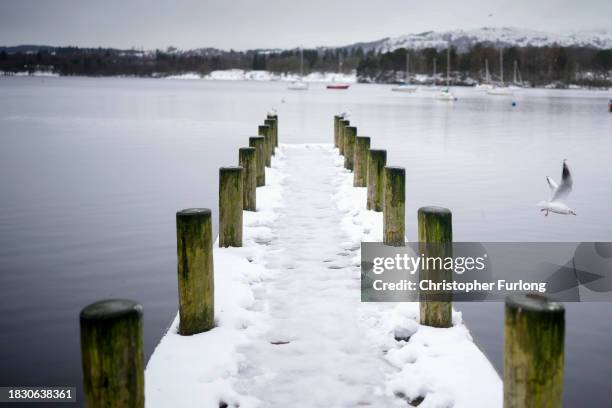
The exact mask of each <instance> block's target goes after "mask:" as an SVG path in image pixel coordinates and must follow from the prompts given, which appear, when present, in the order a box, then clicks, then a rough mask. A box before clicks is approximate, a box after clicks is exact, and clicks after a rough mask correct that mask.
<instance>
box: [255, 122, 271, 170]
mask: <svg viewBox="0 0 612 408" xmlns="http://www.w3.org/2000/svg"><path fill="white" fill-rule="evenodd" d="M257 134H258V135H259V136H263V137H264V139H265V143H264V153H265V159H266V161H265V165H266V167H270V164H271V162H272V133H270V126H268V125H261V126H259V127H258V128H257Z"/></svg>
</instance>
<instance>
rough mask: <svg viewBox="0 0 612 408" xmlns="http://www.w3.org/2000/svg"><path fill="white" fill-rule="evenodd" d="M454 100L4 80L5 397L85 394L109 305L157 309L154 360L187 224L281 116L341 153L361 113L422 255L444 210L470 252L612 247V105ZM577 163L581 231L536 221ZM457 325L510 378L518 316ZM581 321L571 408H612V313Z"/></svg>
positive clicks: (381, 92) (552, 99) (576, 324)
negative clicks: (10, 393) (510, 344)
mask: <svg viewBox="0 0 612 408" xmlns="http://www.w3.org/2000/svg"><path fill="white" fill-rule="evenodd" d="M456 93H457V95H458V97H459V100H458V101H456V102H454V103H447V102H442V101H437V100H434V99H433V98H432V95H431V94H429V93H426V92H421V93H418V94H415V95H406V94H401V93H395V92H390V87H389V86H379V85H354V86H352V87H351V89H350V90H348V91H329V90H326V89H324V86H323V85H313V86H311V89H310V90H309V91H307V92H295V91H294V92H292V91H288V90H287V89H286V84H282V83H255V82H205V81H188V80H147V79H89V78H44V79H43V78H7V77H0V288H1V289H0V290H1V296H0V362H1V363H0V386H7V385H73V386H79V387H80V384H81V378H80V376H81V374H80V354H79V353H80V352H79V331H78V313H79V311H80V309H81V308H82V307H83V306H84V305H86V304H88V303H90V302H93V301H95V300H98V299H101V298H109V297H127V298H133V299H135V300H138V301H140V302H142V304H143V305H144V309H145V315H144V316H145V346H146V353H147V358H148V356H149V355H150V354H151V352H152V351H153V348H154V347H155V345H156V344H157V342H158V341H159V339H160V337H161V336H162V335H163V333H164V332H165V330H166V328H167V327H168V326H169V324H170V322H171V320H172V318H173V317H174V315H175V313H176V308H177V288H176V263H175V262H176V261H175V256H176V255H175V251H176V246H175V245H176V243H175V225H174V220H175V212H176V210H178V209H181V208H185V207H194V206H195V207H197V206H200V207H210V208H212V209H215V210H216V208H217V176H218V168H219V167H220V166H223V165H230V164H235V163H236V162H237V159H238V153H237V152H238V148H239V147H241V146H246V145H247V143H248V139H247V137H248V136H252V135H254V134H255V133H256V131H257V125H258V124H260V122H262V121H263V119H264V117H265V114H266V112H267V110H268V109H269V108H270V107H272V106H277V107H278V110H279V115H280V116H279V118H280V119H279V122H280V125H279V138H280V139H281V142H288V143H302V142H331V141H332V139H333V134H332V124H333V123H332V116H333V114H335V113H337V112H340V111H343V110H347V109H348V110H350V111H351V113H352V116H351V120H352V122H353V123H354V124H355V125H356V126H358V129H359V133H360V134H362V135H366V136H371V137H372V146H373V147H376V148H386V149H387V150H388V163H389V164H393V165H401V166H405V167H406V173H407V231H408V237H409V238H410V239H412V240H416V210H417V209H418V208H419V207H421V206H423V205H442V206H445V207H449V208H451V209H452V210H453V222H454V225H453V230H454V238H455V240H457V241H548V242H553V241H612V217H610V216H609V215H610V210H611V206H612V204H611V203H612V166H610V165H609V163H610V159H609V158H610V156H611V155H612V114H609V113H607V100H608V98H609V97H610V96H612V95H610V94H609V93H606V92H587V91H556V90H555V91H553V90H551V91H544V90H529V91H522V92H519V93H517V94H516V95H514V96H513V97H503V96H498V97H492V96H487V95H485V94H483V93H480V92H478V91H474V90H471V89H457V90H456ZM512 100H515V101H516V102H517V106H516V107H514V108H513V107H512V106H511V101H512ZM564 158H567V159H568V162H569V164H570V165H571V167H572V170H573V175H574V183H575V184H574V192H573V193H572V195H571V196H570V199H569V205H570V206H572V207H573V208H575V209H576V211H577V213H578V216H576V217H564V216H555V215H554V214H553V215H551V216H549V217H543V216H542V214H541V213H540V212H539V211H538V210H537V209H536V208H535V206H534V204H535V203H537V202H538V201H540V200H543V199H546V198H547V197H548V194H549V191H548V187H547V185H546V182H545V179H544V176H546V175H550V176H552V177H553V178H555V179H557V180H558V179H559V178H560V172H561V162H562V160H563V159H564ZM215 212H216V211H215ZM215 231H216V225H215ZM457 307H458V308H459V309H460V310H462V311H463V312H464V318H465V319H466V320H467V322H468V325H469V327H470V329H471V330H472V333H473V335H474V337H475V338H476V340H477V341H478V343H479V344H480V345H481V347H482V348H483V349H484V350H485V352H486V353H487V354H488V355H489V356H490V358H491V359H492V361H493V362H494V364H495V365H496V366H497V368H498V369H500V368H501V364H502V348H503V305H501V304H469V305H467V304H461V305H457ZM567 309H568V310H567V337H566V388H565V401H566V405H567V406H590V407H600V406H601V407H603V406H609V392H608V391H609V390H608V388H609V383H610V380H609V376H610V370H611V369H612V319H610V316H611V314H612V304H604V303H599V304H595V303H591V304H568V305H567Z"/></svg>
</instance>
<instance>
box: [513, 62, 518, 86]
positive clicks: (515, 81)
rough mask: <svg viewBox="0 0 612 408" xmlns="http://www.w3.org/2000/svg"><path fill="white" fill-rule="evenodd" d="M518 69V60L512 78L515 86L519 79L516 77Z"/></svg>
mask: <svg viewBox="0 0 612 408" xmlns="http://www.w3.org/2000/svg"><path fill="white" fill-rule="evenodd" d="M517 69H518V64H517V63H516V60H514V77H513V78H512V82H514V83H515V84H517V83H518V79H517V77H516V70H517Z"/></svg>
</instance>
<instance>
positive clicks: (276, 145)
mask: <svg viewBox="0 0 612 408" xmlns="http://www.w3.org/2000/svg"><path fill="white" fill-rule="evenodd" d="M268 119H273V120H274V129H273V134H274V147H278V115H270V114H268Z"/></svg>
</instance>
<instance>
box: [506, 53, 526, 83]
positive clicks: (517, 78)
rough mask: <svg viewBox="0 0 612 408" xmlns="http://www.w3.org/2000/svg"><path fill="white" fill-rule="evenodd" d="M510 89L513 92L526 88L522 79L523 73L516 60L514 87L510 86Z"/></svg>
mask: <svg viewBox="0 0 612 408" xmlns="http://www.w3.org/2000/svg"><path fill="white" fill-rule="evenodd" d="M508 88H510V89H512V90H517V89H521V88H524V85H523V78H522V77H521V71H520V70H519V68H518V62H517V61H516V60H514V75H513V78H512V85H510V86H509V87H508Z"/></svg>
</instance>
